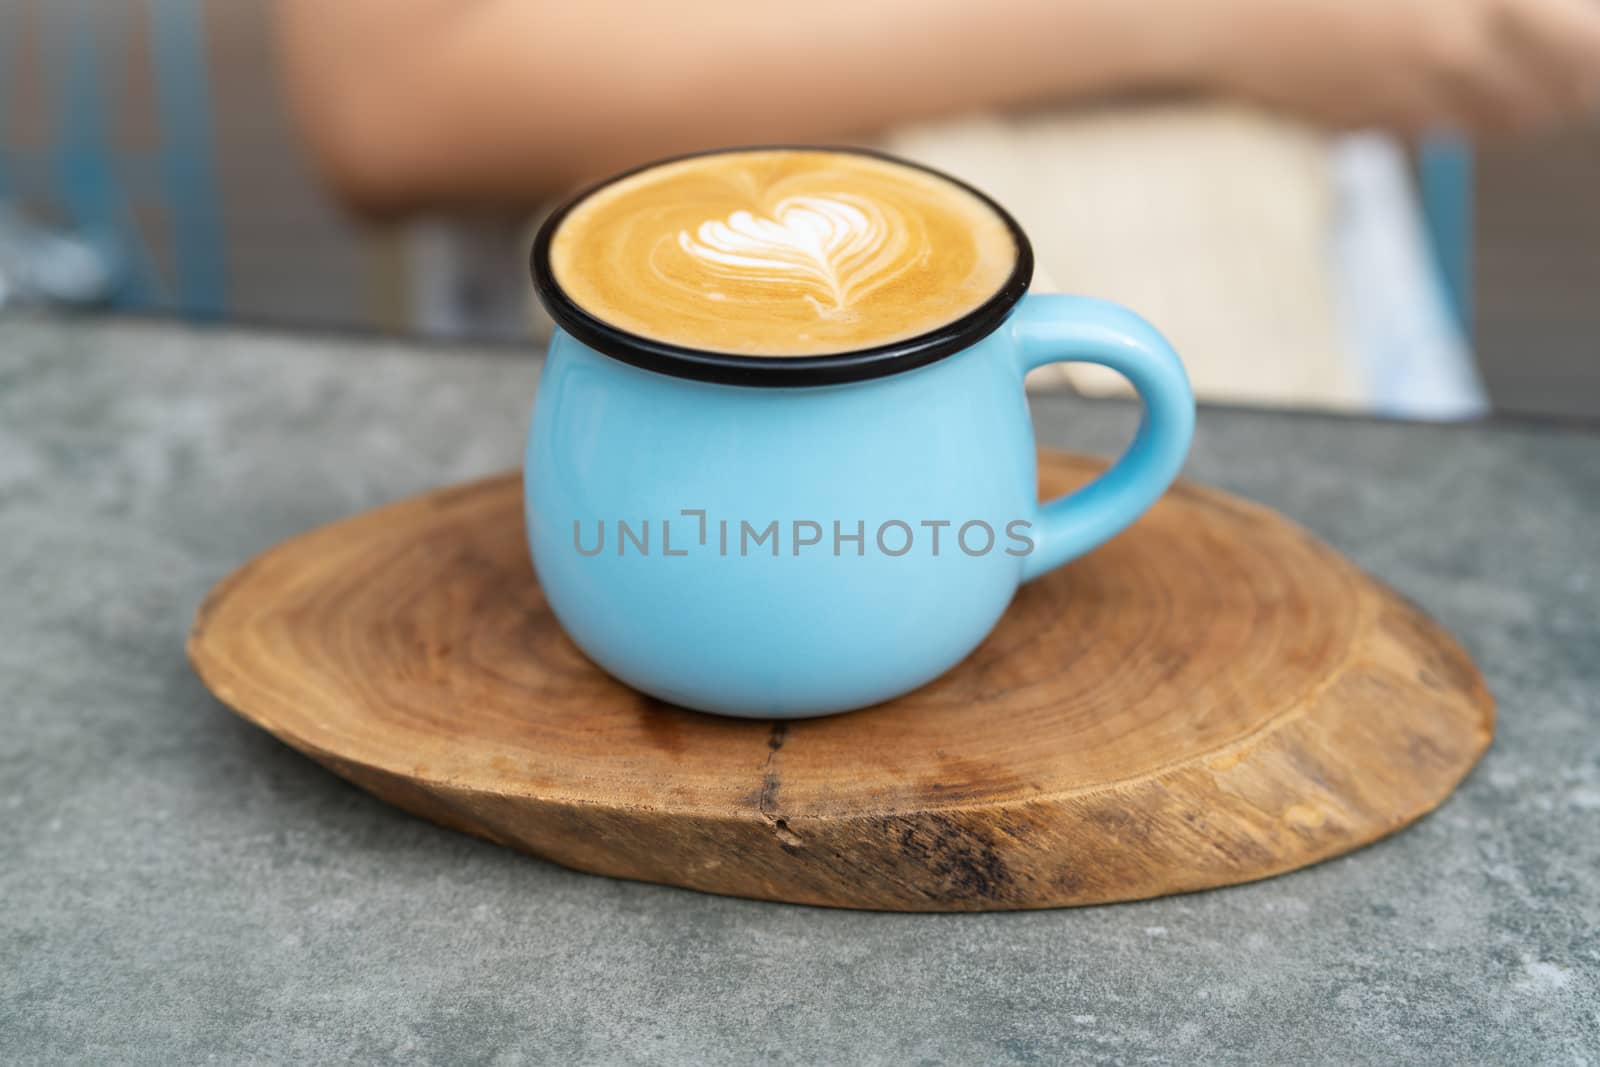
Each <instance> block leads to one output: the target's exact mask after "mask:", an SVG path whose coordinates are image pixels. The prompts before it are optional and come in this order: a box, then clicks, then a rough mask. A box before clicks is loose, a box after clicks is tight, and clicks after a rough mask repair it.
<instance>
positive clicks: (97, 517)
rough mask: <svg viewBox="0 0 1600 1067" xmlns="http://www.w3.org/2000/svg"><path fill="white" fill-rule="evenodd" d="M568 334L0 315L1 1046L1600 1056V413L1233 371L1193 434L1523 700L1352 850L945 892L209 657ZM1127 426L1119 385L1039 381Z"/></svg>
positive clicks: (988, 1058) (1505, 694)
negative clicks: (282, 553)
mask: <svg viewBox="0 0 1600 1067" xmlns="http://www.w3.org/2000/svg"><path fill="white" fill-rule="evenodd" d="M536 377H537V365H536V363H535V361H534V360H533V359H531V358H529V357H527V356H526V355H525V354H521V353H516V352H482V351H478V352H465V351H447V350H439V349H422V348H412V347H405V346H400V345H394V344H371V343H355V342H349V341H333V340H327V339H321V338H307V337H284V336H262V335H250V334H243V333H227V332H204V331H186V330H182V329H178V328H172V327H161V326H150V325H138V324H129V323H115V322H112V323H102V324H96V325H86V324H61V323H52V322H48V321H43V322H33V321H21V322H19V321H16V320H12V321H9V322H6V323H4V324H0V813H3V817H0V1061H4V1062H7V1063H35V1062H38V1063H45V1062H49V1063H57V1062H92V1063H110V1062H136V1063H151V1064H174V1063H184V1062H195V1061H201V1060H206V1061H215V1062H221V1063H240V1062H256V1063H266V1062H283V1063H306V1062H348V1061H363V1062H368V1061H379V1062H387V1061H406V1062H441V1061H462V1062H480V1063H496V1064H517V1063H538V1062H554V1063H571V1062H577V1061H593V1062H606V1063H646V1062H683V1063H706V1064H722V1063H727V1064H742V1063H750V1062H755V1061H762V1062H774V1063H787V1062H797V1063H799V1062H829V1063H846V1062H878V1063H893V1064H904V1063H951V1064H976V1063H1052V1062H1062V1061H1069V1062H1085V1063H1177V1064H1210V1063H1228V1062H1238V1063H1251V1062H1255V1063H1264V1062H1315V1063H1374V1064H1390V1063H1408V1064H1418V1063H1442V1064H1459V1063H1496V1064H1509V1063H1534V1062H1540V1063H1561V1064H1584V1063H1588V1064H1595V1063H1600V992H1597V981H1600V936H1597V931H1600V612H1597V599H1600V436H1597V435H1596V434H1595V433H1594V432H1593V431H1592V430H1585V429H1583V428H1580V427H1568V428H1565V429H1561V428H1541V427H1534V426H1510V425H1486V426H1478V427H1468V428H1461V427H1455V428H1451V427H1420V426H1404V425H1394V424H1386V423H1380V422H1371V421H1362V420H1345V419H1337V418H1322V417H1309V416H1295V415H1282V414H1260V413H1245V412H1236V411H1222V410H1208V411H1204V412H1202V415H1201V418H1200V428H1199V433H1198V437H1197V439H1196V442H1195V449H1194V455H1193V458H1192V460H1191V461H1190V464H1189V468H1188V473H1189V475H1190V476H1191V477H1194V478H1198V479H1203V480H1206V481H1210V482H1213V483H1216V484H1218V485H1221V486H1224V487H1226V488H1228V489H1232V490H1235V491H1237V492H1240V493H1243V494H1246V495H1248V496H1251V497H1254V498H1256V499H1258V500H1262V501H1265V502H1266V503H1268V504H1270V505H1272V506H1274V507H1277V508H1279V509H1281V510H1283V511H1285V512H1287V513H1288V514H1289V515H1291V516H1293V517H1294V518H1296V519H1298V520H1300V521H1301V522H1303V523H1305V524H1306V525H1307V526H1309V527H1310V528H1312V529H1313V530H1315V531H1316V532H1317V533H1319V534H1321V535H1322V536H1323V537H1325V538H1326V539H1328V540H1329V541H1331V542H1332V543H1334V544H1335V545H1337V546H1338V547H1339V548H1341V549H1343V550H1344V551H1345V552H1347V553H1349V554H1350V555H1351V556H1353V557H1354V558H1355V559H1356V560H1357V561H1358V562H1359V563H1361V564H1362V565H1364V566H1365V567H1367V568H1368V569H1370V570H1372V571H1374V572H1376V573H1377V574H1378V575H1380V576H1381V577H1383V578H1385V579H1387V580H1388V581H1390V582H1391V583H1393V584H1394V585H1396V586H1397V587H1399V588H1400V589H1401V590H1403V591H1404V592H1406V593H1408V594H1409V595H1411V596H1412V597H1414V598H1415V599H1417V600H1418V601H1420V602H1421V603H1422V604H1423V605H1424V606H1425V607H1427V608H1428V609H1429V610H1430V611H1432V612H1433V613H1434V614H1435V615H1437V616H1438V617H1439V618H1440V619H1441V620H1442V621H1443V622H1444V623H1445V624H1446V625H1447V626H1449V627H1451V628H1452V629H1453V630H1455V631H1456V632H1457V633H1458V634H1459V635H1461V637H1462V639H1463V640H1464V642H1465V643H1466V645H1467V646H1468V647H1469V648H1470V649H1471V651H1472V652H1473V653H1474V654H1475V655H1476V656H1477V657H1478V659H1479V662H1480V663H1481V664H1482V666H1483V669H1484V671H1485V673H1486V674H1487V676H1488V679H1489V683H1490V685H1491V686H1492V688H1493V689H1494V691H1495V693H1496V695H1497V696H1498V698H1499V700H1500V723H1499V735H1498V737H1497V738H1496V740H1495V744H1494V747H1493V749H1492V750H1491V751H1490V753H1489V755H1488V757H1487V758H1486V760H1485V761H1484V763H1483V764H1482V765H1481V766H1480V767H1479V768H1478V769H1477V770H1476V771H1475V772H1474V773H1473V774H1472V776H1471V777H1470V778H1469V779H1468V780H1467V782H1466V783H1465V784H1464V786H1463V787H1462V789H1461V790H1460V792H1459V793H1458V794H1457V795H1456V796H1455V797H1454V798H1452V799H1451V800H1450V801H1448V802H1447V803H1446V804H1445V805H1444V807H1443V808H1442V809H1440V810H1439V811H1438V812H1437V813H1435V814H1434V815H1432V816H1431V817H1429V818H1427V819H1425V820H1423V821H1422V822H1421V823H1420V824H1418V825H1417V826H1415V827H1413V828H1412V829H1410V830H1408V831H1406V832H1404V833H1402V834H1400V835H1398V836H1396V837H1393V838H1391V839H1389V840H1387V841H1383V842H1381V843H1379V844H1377V845H1375V846H1373V847H1371V848H1368V849H1366V850H1364V851H1361V852H1358V853H1356V854H1355V855H1352V856H1349V857H1346V858H1344V859H1340V860H1337V861H1334V862H1331V863H1327V864H1324V865H1322V866H1320V867H1316V868H1313V869H1311V870H1306V871H1301V872H1298V873H1295V874H1291V875H1287V876H1285V877H1281V878H1276V879H1273V880H1271V881H1268V882H1263V883H1258V884H1255V885H1249V886H1242V887H1237V888H1233V889H1225V890H1219V891H1215V892H1208V893H1199V894H1195V895H1191V896H1184V897H1177V898H1170V899H1165V900H1158V901H1152V902H1148V903H1141V904H1131V905H1120V906H1115V907H1101V908H1091V909H1083V910H1076V911H1056V912H1037V913H1028V914H1002V915H968V916H919V915H882V914H866V913H855V912H843V911H827V910H819V909H810V908H802V907H791V906H785V905H774V904H763V903H756V902H752V901H745V900H733V899H722V898H717V897H710V896H703V895H700V894H696V893H691V892H685V891H682V890H677V889H670V888H664V887H660V886H651V885H640V884H633V883H626V882H616V881H610V880H607V879H604V878H596V877H591V876H587V875H582V874H576V873H573V872H570V871H566V870H563V869H560V868H557V867H554V866H551V865H549V864H546V863H542V862H539V861H537V860H533V859H529V858H527V857H524V856H520V855H515V854H512V853H510V852H507V851H504V850H502V849H499V848H496V847H494V846H493V845H489V844H485V843H483V842H481V841H476V840H472V839H469V838H466V837H463V836H460V835H457V834H453V833H450V832H447V831H445V830H441V829H437V828H435V827H433V826H431V825H429V824H427V823H425V822H421V821H419V820H416V819H412V818H410V817H408V816H405V815H403V814H401V813H399V812H397V811H394V810H392V809H390V808H388V807H385V806H384V805H382V804H380V803H379V802H378V801H376V800H373V799H371V798H370V797H368V796H367V795H365V794H363V793H360V792H358V791H356V790H355V789H353V788H351V787H350V786H347V785H345V784H344V783H343V782H342V781H340V780H339V779H337V778H335V777H334V776H332V775H331V774H328V773H327V772H325V771H323V770H322V769H320V768H319V767H317V766H316V765H315V764H313V763H311V762H310V761H308V760H306V759H304V758H302V757H301V756H299V755H297V754H296V753H294V752H293V751H291V750H289V749H288V748H285V747H284V746H282V745H280V744H278V743H277V742H276V741H274V740H272V739H271V738H270V737H268V736H267V735H265V734H264V733H262V732H260V731H258V730H256V729H255V728H253V727H251V726H248V725H246V724H245V723H243V722H242V721H240V720H239V719H237V718H235V717H234V716H233V715H231V714H229V713H228V712H227V711H226V710H225V709H224V708H223V707H222V706H221V705H219V704H218V703H216V702H215V701H214V700H212V699H211V698H210V696H209V695H208V694H207V693H206V691H205V690H204V689H203V688H202V687H201V685H200V683H199V682H198V681H197V680H196V679H195V678H194V676H193V675H192V674H191V673H190V671H189V669H188V667H187V666H186V664H185V662H184V658H183V642H184V636H185V632H186V630H187V628H188V625H189V620H190V617H191V613H192V612H193V609H194V608H195V606H196V604H197V603H198V602H199V600H200V598H201V596H202V595H203V594H204V593H205V591H206V590H207V588H208V587H209V586H210V585H211V584H212V582H214V581H215V580H216V579H218V578H220V577H221V576H222V575H223V574H225V573H226V572H227V571H229V570H230V569H232V568H233V567H234V566H236V565H237V564H239V563H240V562H242V561H243V560H245V559H246V558H247V557H249V556H250V555H252V554H253V553H255V552H257V551H259V550H261V549H264V548H266V547H267V546H269V545H271V544H273V543H274V542H276V541H278V540H280V539H282V538H284V537H287V536H289V535H291V534H293V533H296V532H298V531H300V530H303V529H305V528H307V527H309V526H313V525H315V524H319V523H323V522H326V521H328V520H331V519H334V518H337V517H339V516H341V515H345V514H347V513H349V512H352V511H355V510H357V509H361V508H366V507H369V506H371V505H374V504H377V503H380V502H382V501H385V500H389V499H391V498H394V497H397V496H400V495H402V494H406V493H410V492H412V491H415V490H420V489H423V488H426V487H429V486H434V485H438V484H441V483H444V482H449V481H453V480H456V479H460V478H467V477H470V476H473V475H478V474H482V473H485V472H488V471H491V470H495V469H497V468H503V467H507V466H511V465H514V464H515V463H516V461H517V459H518V454H519V448H520V443H521V436H522V433H523V428H524V421H525V418H526V409H527V406H528V402H529V399H530V398H531V396H532V393H533V390H534V384H535V380H536ZM1035 411H1036V413H1037V417H1038V424H1039V432H1040V436H1041V437H1042V438H1043V439H1044V440H1045V441H1047V442H1049V443H1051V444H1055V445H1061V446H1066V447H1071V448H1076V449H1084V450H1099V451H1111V450H1114V449H1116V448H1117V447H1119V446H1120V444H1121V442H1122V441H1123V440H1125V438H1126V435H1127V434H1128V433H1129V431H1130V429H1131V426H1132V422H1133V417H1134V414H1133V411H1132V409H1131V408H1130V407H1128V406H1125V405H1121V404H1107V403H1100V404H1091V403H1085V402H1082V401H1075V400H1070V399H1045V400H1041V401H1038V402H1037V403H1036V405H1035Z"/></svg>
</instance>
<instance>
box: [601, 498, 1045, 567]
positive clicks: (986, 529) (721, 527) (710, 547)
mask: <svg viewBox="0 0 1600 1067" xmlns="http://www.w3.org/2000/svg"><path fill="white" fill-rule="evenodd" d="M679 515H681V516H683V517H684V518H686V519H688V518H692V519H695V520H697V526H698V528H697V529H696V530H694V532H692V533H689V534H688V535H687V536H685V531H684V530H683V528H682V524H680V526H679V542H678V544H677V545H676V546H674V544H673V539H672V538H673V534H672V521H671V520H670V519H660V520H651V519H642V520H637V521H631V520H628V519H614V520H612V521H611V522H609V523H608V522H606V520H604V519H595V520H593V521H592V523H585V522H584V521H583V520H580V519H573V520H572V547H573V548H574V549H575V550H577V552H578V554H579V555H580V556H591V557H593V556H598V555H600V554H601V553H603V552H606V550H607V544H608V543H609V544H610V546H611V551H612V552H614V553H615V554H616V555H618V556H629V555H635V556H645V557H648V556H653V555H654V556H687V555H690V554H691V553H694V552H696V551H699V550H707V551H714V552H716V554H717V555H719V556H739V557H748V556H759V555H770V556H774V557H775V556H779V555H782V554H784V553H787V554H789V555H791V556H798V555H800V554H801V553H802V552H807V553H811V552H830V551H831V553H832V554H833V555H835V556H849V555H855V556H862V557H864V556H866V555H867V553H868V550H869V549H871V550H875V551H876V553H877V554H878V555H882V556H887V557H889V558H891V559H898V558H899V557H901V556H906V555H909V554H911V552H912V551H913V550H917V551H918V554H919V555H921V554H923V553H924V552H925V553H926V554H927V555H930V556H932V557H935V558H937V557H939V556H941V555H953V554H954V552H952V549H954V550H956V551H958V552H959V553H960V555H961V556H965V557H970V558H977V557H981V556H987V555H989V554H990V553H991V552H995V551H1001V552H1004V553H1005V554H1006V555H1008V556H1017V557H1021V556H1026V555H1029V554H1031V553H1032V552H1033V548H1034V540H1033V536H1032V530H1033V523H1032V522H1030V521H1029V520H1027V519H1012V520H1011V521H1010V522H1007V523H1005V524H1004V526H1003V527H1001V532H997V531H996V529H995V526H994V525H993V524H991V523H989V522H987V521H985V520H983V519H968V520H967V521H965V522H960V523H958V522H955V521H954V520H951V519H919V520H916V521H915V522H911V521H907V520H904V519H888V520H885V521H884V522H880V523H878V525H877V527H876V528H875V529H869V527H868V526H867V522H866V520H865V519H856V520H854V522H844V521H841V520H838V519H834V520H832V522H831V527H832V529H831V531H830V530H829V528H828V526H825V525H824V524H823V523H821V522H817V521H815V520H812V519H788V520H782V519H770V520H768V521H767V522H765V523H760V522H751V521H750V520H749V519H716V520H710V519H708V518H707V517H706V512H705V509H703V508H684V509H683V510H681V511H680V512H679ZM608 531H609V537H608ZM1002 532H1003V536H1004V543H1003V544H1002V541H1001V533H1002ZM786 535H787V536H786Z"/></svg>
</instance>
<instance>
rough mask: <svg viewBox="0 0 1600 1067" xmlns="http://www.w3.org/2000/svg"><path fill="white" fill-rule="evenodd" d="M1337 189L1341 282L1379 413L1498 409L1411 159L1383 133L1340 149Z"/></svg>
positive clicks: (1449, 415)
mask: <svg viewBox="0 0 1600 1067" xmlns="http://www.w3.org/2000/svg"><path fill="white" fill-rule="evenodd" d="M1332 158H1333V167H1334V175H1335V179H1334V180H1335V183H1336V188H1337V191H1338V206H1337V212H1338V217H1337V221H1336V223H1335V225H1334V228H1333V257H1334V276H1335V277H1336V278H1337V285H1338V289H1339V294H1338V305H1339V312H1340V318H1341V321H1342V324H1343V327H1344V329H1345V331H1346V333H1347V335H1348V337H1349V341H1350V344H1349V348H1350V350H1351V351H1352V352H1354V353H1355V354H1356V357H1357V358H1358V359H1359V360H1360V361H1361V376H1362V378H1363V380H1364V383H1365V386H1366V391H1367V396H1368V402H1369V404H1370V406H1371V409H1372V411H1373V412H1374V413H1375V414H1379V415H1390V416H1394V417H1397V418H1412V419H1466V418H1473V417H1475V416H1478V415H1482V414H1484V413H1485V412H1487V411H1488V409H1489V403H1488V397H1487V395H1486V393H1485V391H1484V387H1483V382H1482V381H1481V379H1480V378H1479V377H1478V371H1477V366H1476V364H1475V363H1474V361H1473V358H1472V353H1471V351H1470V349H1469V348H1468V346H1467V343H1466V340H1465V338H1464V337H1463V336H1462V331H1461V329H1460V327H1459V325H1458V324H1457V323H1456V321H1455V317H1454V315H1453V314H1452V313H1451V311H1450V306H1449V303H1448V301H1447V299H1446V295H1445V287H1444V279H1443V277H1442V276H1441V275H1440V274H1439V271H1438V269H1437V267H1436V266H1435V261H1434V259H1433V256H1432V251H1431V247H1430V245H1429V242H1428V238H1427V235H1426V232H1425V230H1424V228H1423V223H1422V212H1421V210H1420V207H1419V204H1418V200H1417V194H1416V191H1415V185H1414V181H1413V178H1412V176H1411V171H1410V168H1409V167H1408V166H1407V165H1406V157H1405V154H1404V153H1403V152H1402V150H1401V149H1400V146H1399V145H1397V144H1396V143H1395V142H1394V141H1392V140H1390V139H1389V138H1387V137H1384V136H1382V135H1379V134H1353V135H1351V136H1348V137H1342V138H1340V139H1339V140H1338V141H1336V142H1335V144H1334V146H1333V152H1332Z"/></svg>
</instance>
